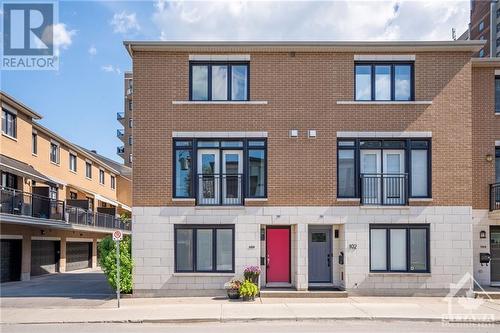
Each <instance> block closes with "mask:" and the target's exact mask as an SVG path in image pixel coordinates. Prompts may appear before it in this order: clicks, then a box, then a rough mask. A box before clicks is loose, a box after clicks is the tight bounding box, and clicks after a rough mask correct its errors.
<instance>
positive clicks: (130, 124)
mask: <svg viewBox="0 0 500 333" xmlns="http://www.w3.org/2000/svg"><path fill="white" fill-rule="evenodd" d="M132 125H133V120H132V118H128V128H132Z"/></svg>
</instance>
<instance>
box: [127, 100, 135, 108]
mask: <svg viewBox="0 0 500 333" xmlns="http://www.w3.org/2000/svg"><path fill="white" fill-rule="evenodd" d="M133 106H134V105H133V102H132V100H131V99H129V101H128V110H129V111H132V108H133Z"/></svg>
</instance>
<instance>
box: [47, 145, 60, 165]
mask: <svg viewBox="0 0 500 333" xmlns="http://www.w3.org/2000/svg"><path fill="white" fill-rule="evenodd" d="M53 147H56V150H55V155H53V154H52V148H53ZM49 150H50V151H49V160H50V162H51V163H54V164H57V165H59V163H60V161H61V146H60V145H59V144H58V143H55V142H51V143H50V145H49ZM53 156H54V157H55V161H54V160H52V157H53Z"/></svg>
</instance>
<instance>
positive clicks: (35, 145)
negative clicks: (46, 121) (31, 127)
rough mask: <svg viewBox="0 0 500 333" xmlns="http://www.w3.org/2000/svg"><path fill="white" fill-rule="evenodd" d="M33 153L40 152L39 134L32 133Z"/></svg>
mask: <svg viewBox="0 0 500 333" xmlns="http://www.w3.org/2000/svg"><path fill="white" fill-rule="evenodd" d="M31 153H32V154H33V155H36V154H38V134H36V133H31Z"/></svg>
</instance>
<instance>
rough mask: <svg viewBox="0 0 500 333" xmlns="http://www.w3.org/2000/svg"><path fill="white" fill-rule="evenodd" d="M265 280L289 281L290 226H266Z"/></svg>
mask: <svg viewBox="0 0 500 333" xmlns="http://www.w3.org/2000/svg"><path fill="white" fill-rule="evenodd" d="M266 244H267V272H266V279H267V282H284V283H290V228H289V227H287V228H273V227H269V228H267V235H266Z"/></svg>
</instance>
